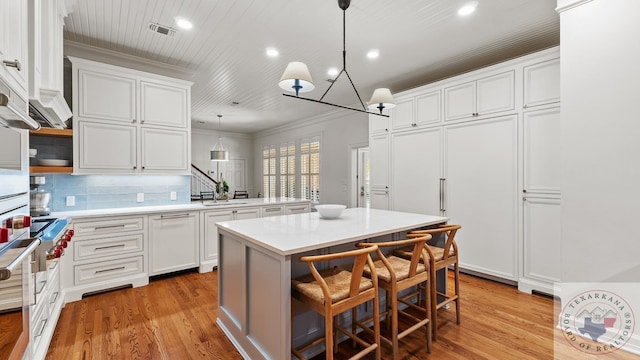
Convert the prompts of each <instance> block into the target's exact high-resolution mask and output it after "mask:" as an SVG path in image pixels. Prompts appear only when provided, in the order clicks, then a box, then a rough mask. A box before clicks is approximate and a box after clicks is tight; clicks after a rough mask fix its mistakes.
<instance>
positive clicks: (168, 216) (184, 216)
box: [160, 213, 189, 219]
mask: <svg viewBox="0 0 640 360" xmlns="http://www.w3.org/2000/svg"><path fill="white" fill-rule="evenodd" d="M186 217H189V214H188V213H187V214H179V215H160V219H180V218H186Z"/></svg>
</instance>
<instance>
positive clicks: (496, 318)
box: [47, 271, 638, 360]
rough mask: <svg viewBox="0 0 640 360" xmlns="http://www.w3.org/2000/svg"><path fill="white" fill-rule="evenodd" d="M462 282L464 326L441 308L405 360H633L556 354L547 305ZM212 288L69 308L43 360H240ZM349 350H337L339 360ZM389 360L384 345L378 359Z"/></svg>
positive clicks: (180, 288)
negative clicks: (430, 336) (434, 327)
mask: <svg viewBox="0 0 640 360" xmlns="http://www.w3.org/2000/svg"><path fill="white" fill-rule="evenodd" d="M460 281H461V285H460V286H461V296H462V299H461V304H462V305H461V312H462V324H461V325H456V322H455V311H453V309H452V310H440V313H439V316H438V340H437V341H436V342H434V343H433V346H432V352H431V354H427V353H426V346H425V340H424V333H423V332H421V331H417V332H414V333H413V334H411V335H410V336H408V337H407V338H405V339H403V340H402V341H401V343H400V357H401V358H402V359H451V360H457V359H460V360H462V359H464V360H469V359H499V360H503V359H504V360H508V359H518V360H523V359H532V360H533V359H535V360H543V359H603V358H606V359H625V360H626V359H638V356H635V355H631V354H628V353H625V352H622V351H617V352H615V353H614V354H613V355H612V356H611V357H609V356H607V357H602V356H594V357H587V356H586V355H585V354H583V353H581V352H578V351H576V350H574V349H572V348H567V347H565V348H564V349H560V350H557V353H556V355H555V356H554V342H553V338H554V336H558V339H559V341H557V343H559V344H561V345H562V335H561V334H559V333H558V332H556V331H554V329H553V320H554V304H555V303H554V301H553V300H552V299H550V298H547V297H544V296H539V295H528V294H524V293H521V292H519V291H518V290H517V289H516V288H515V287H512V286H508V285H504V284H500V283H496V282H492V281H488V280H483V279H480V278H476V277H473V276H469V275H464V274H462V275H461V279H460ZM217 283H218V280H217V272H215V271H214V272H212V273H207V274H198V273H187V274H180V275H176V276H172V277H167V278H162V279H157V280H154V281H152V282H151V283H150V284H149V285H148V286H144V287H141V288H135V289H124V290H117V291H113V292H110V293H105V294H99V295H95V296H92V297H88V298H86V299H83V300H81V301H77V302H73V303H69V304H67V305H66V307H65V308H64V309H63V311H62V315H61V317H60V320H59V321H58V325H57V327H56V331H55V333H54V336H53V339H52V341H51V345H50V347H49V352H48V354H47V359H52V360H53V359H55V360H57V359H65V360H66V359H154V360H155V359H241V358H242V357H241V356H240V354H239V353H238V352H237V351H236V350H235V348H234V347H233V345H232V344H231V343H230V342H229V340H228V339H227V338H226V337H225V335H224V333H223V332H222V331H221V330H220V329H219V328H218V326H217V325H216V323H215V319H216V316H217V303H218V299H217ZM450 283H452V281H450ZM350 351H351V349H350V346H345V345H341V346H340V352H339V353H338V354H337V356H336V358H337V359H344V358H346V357H348V356H349V352H350ZM390 356H391V353H390V351H389V349H388V348H387V347H386V346H383V358H384V359H389V358H390ZM323 357H324V356H323V355H320V356H318V357H317V359H321V358H323ZM371 358H372V357H371Z"/></svg>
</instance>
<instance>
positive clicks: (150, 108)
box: [140, 81, 189, 128]
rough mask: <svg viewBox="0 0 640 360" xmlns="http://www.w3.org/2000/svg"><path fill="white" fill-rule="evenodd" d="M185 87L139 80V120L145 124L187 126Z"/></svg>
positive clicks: (187, 111)
mask: <svg viewBox="0 0 640 360" xmlns="http://www.w3.org/2000/svg"><path fill="white" fill-rule="evenodd" d="M187 94H188V93H187V89H186V88H181V87H176V86H169V85H165V84H156V83H152V82H148V81H140V122H141V123H142V124H145V125H162V126H175V127H181V128H184V127H186V126H187V121H188V119H187V114H188V113H189V110H188V109H187V106H188V99H187Z"/></svg>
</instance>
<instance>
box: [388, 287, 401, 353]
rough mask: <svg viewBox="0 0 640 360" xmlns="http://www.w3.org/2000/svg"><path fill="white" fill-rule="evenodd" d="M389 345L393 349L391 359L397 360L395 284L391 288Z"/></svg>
mask: <svg viewBox="0 0 640 360" xmlns="http://www.w3.org/2000/svg"><path fill="white" fill-rule="evenodd" d="M391 293H392V294H391V296H393V298H391V312H390V314H391V345H392V347H393V358H394V359H398V357H399V351H398V289H397V288H396V286H395V283H394V284H393V285H392V286H391Z"/></svg>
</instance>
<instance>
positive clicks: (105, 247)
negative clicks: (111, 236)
mask: <svg viewBox="0 0 640 360" xmlns="http://www.w3.org/2000/svg"><path fill="white" fill-rule="evenodd" d="M119 247H122V248H123V247H125V244H118V245H109V246H100V247H97V248H95V249H94V251H98V250H107V249H113V248H119Z"/></svg>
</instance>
